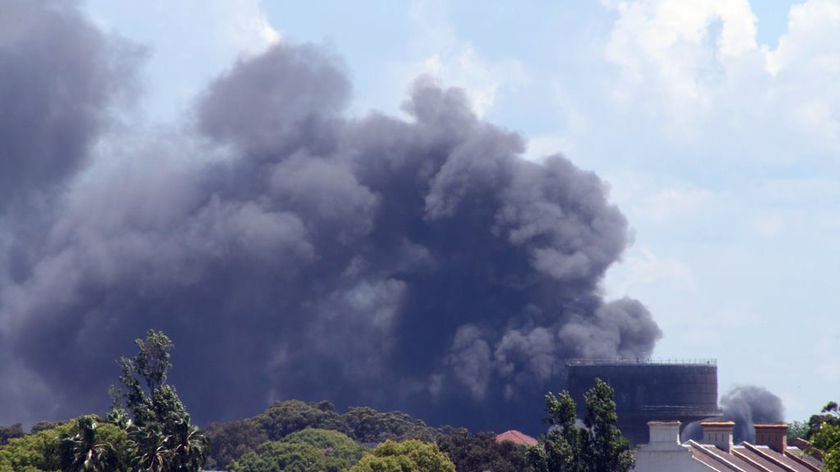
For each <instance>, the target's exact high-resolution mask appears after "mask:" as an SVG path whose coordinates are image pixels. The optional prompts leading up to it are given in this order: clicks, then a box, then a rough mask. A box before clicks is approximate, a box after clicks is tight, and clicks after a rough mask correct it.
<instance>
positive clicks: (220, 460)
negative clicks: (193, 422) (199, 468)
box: [204, 418, 268, 470]
mask: <svg viewBox="0 0 840 472" xmlns="http://www.w3.org/2000/svg"><path fill="white" fill-rule="evenodd" d="M204 432H205V434H206V435H207V439H208V440H209V442H210V452H209V457H208V459H207V464H206V467H207V468H209V469H219V470H221V469H226V468H227V466H228V465H229V464H230V463H231V462H233V461H234V460H236V459H239V458H240V457H242V456H244V455H245V454H247V453H249V452H254V451H256V450H257V448H258V447H259V446H260V444H262V443H264V442H266V441H268V435H267V434H266V433H265V431H263V430H262V428H260V427H259V426H258V425H257V424H256V422H254V421H252V420H251V419H250V418H249V419H243V420H237V421H230V422H225V423H210V424H209V425H207V428H205V430H204Z"/></svg>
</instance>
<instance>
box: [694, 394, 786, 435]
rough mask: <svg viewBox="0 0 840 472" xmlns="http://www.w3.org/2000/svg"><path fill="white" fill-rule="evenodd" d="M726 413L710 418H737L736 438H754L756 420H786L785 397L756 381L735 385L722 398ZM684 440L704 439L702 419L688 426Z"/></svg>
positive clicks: (716, 419)
mask: <svg viewBox="0 0 840 472" xmlns="http://www.w3.org/2000/svg"><path fill="white" fill-rule="evenodd" d="M720 407H721V410H723V415H722V416H721V417H718V418H710V419H711V420H714V421H734V422H735V428H734V429H733V430H732V437H733V441H734V442H735V443H736V444H737V443H739V442H741V441H747V442H755V428H754V427H755V425H756V423H758V424H761V423H779V422H782V421H784V413H785V411H784V407H783V406H782V399H781V398H779V397H777V396H776V395H774V394H773V393H772V392H770V391H769V390H766V389H764V388H762V387H757V386H755V385H746V386H741V387H735V388H733V389H732V390H730V391H729V392H728V393H727V394H726V395H724V396H723V397H722V398H721V399H720ZM681 437H682V439H683V440H688V439H694V440H701V439H703V430H702V428H701V427H700V422H695V423H691V424H690V425H688V426H686V428H685V430H684V431H683V432H682V435H681Z"/></svg>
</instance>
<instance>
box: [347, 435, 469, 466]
mask: <svg viewBox="0 0 840 472" xmlns="http://www.w3.org/2000/svg"><path fill="white" fill-rule="evenodd" d="M350 472H455V464H453V463H452V461H451V460H450V459H449V457H448V456H447V455H446V454H445V453H443V452H442V451H441V450H440V449H439V448H438V447H437V445H436V444H432V443H424V442H423V441H420V440H418V439H409V440H407V441H403V442H394V441H390V440H388V441H385V442H384V443H382V444H380V445H379V446H377V447H376V449H374V450H373V451H370V452H368V453H367V454H365V455H364V457H362V460H360V461H359V463H358V464H356V465H355V466H354V467H353V468H352V469H350Z"/></svg>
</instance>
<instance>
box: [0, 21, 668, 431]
mask: <svg viewBox="0 0 840 472" xmlns="http://www.w3.org/2000/svg"><path fill="white" fill-rule="evenodd" d="M84 31H87V29H84ZM28 34H32V35H35V34H36V32H30V33H28ZM80 34H82V33H80ZM85 34H86V33H85ZM77 52H78V54H79V55H81V56H83V57H82V58H81V59H80V60H81V61H83V62H84V61H88V62H89V59H86V57H87V56H88V55H90V54H92V53H91V52H90V51H88V50H80V51H77ZM31 60H32V61H35V59H31ZM86 63H87V62H86ZM349 96H350V85H349V83H348V81H347V79H346V77H345V74H344V73H343V70H342V66H341V64H340V62H339V61H338V60H337V59H336V58H334V57H332V56H331V55H329V54H328V53H326V52H324V51H323V50H320V49H318V48H314V47H311V46H293V45H280V46H276V47H274V48H272V49H270V50H269V51H267V52H266V53H264V54H262V55H261V56H258V57H254V58H252V59H248V60H242V61H239V62H238V63H236V64H235V65H233V66H232V68H231V69H230V70H229V71H228V72H226V73H225V74H224V75H222V76H221V77H219V78H218V79H216V80H215V81H213V82H212V83H211V84H209V86H208V87H207V89H206V91H205V92H204V93H203V94H202V96H201V98H200V100H199V101H198V103H197V105H196V107H195V109H194V115H193V117H192V119H191V120H190V122H191V123H194V124H195V127H194V128H192V129H193V131H169V132H161V133H159V134H155V135H154V136H151V137H145V138H140V139H135V140H132V141H131V144H132V146H131V148H130V150H123V151H119V152H118V154H125V155H124V156H123V155H121V156H118V157H119V158H120V159H121V162H124V163H125V164H124V165H121V166H116V167H115V168H114V169H111V170H110V171H109V172H102V173H100V174H98V176H97V177H98V178H96V179H88V181H86V183H85V185H78V186H77V187H76V189H75V190H74V192H73V193H72V194H71V195H69V196H68V197H67V198H65V199H63V200H61V202H60V203H61V205H62V207H61V210H60V211H57V212H56V216H55V217H51V218H48V219H38V220H37V224H38V225H39V226H38V227H37V231H33V233H37V234H41V235H44V236H43V237H37V238H15V240H14V241H13V244H10V245H9V247H12V246H14V247H17V248H21V249H20V251H23V252H25V253H26V254H29V255H31V256H30V257H26V258H22V259H21V258H18V259H21V260H20V261H18V262H17V263H16V266H17V267H18V269H16V271H15V274H14V276H12V275H9V274H5V275H3V276H2V277H3V278H2V285H0V329H2V331H0V332H2V337H0V349H2V351H3V353H4V365H5V366H6V367H5V369H4V373H5V374H6V375H7V376H8V377H10V378H12V379H13V382H11V383H9V382H4V385H6V387H3V388H0V405H2V406H0V422H1V421H6V422H10V421H12V420H14V421H21V420H24V421H25V420H35V419H40V418H41V417H43V416H46V414H45V412H48V413H49V414H50V415H54V416H62V415H63V416H70V415H75V414H78V413H79V412H81V411H85V410H96V409H102V408H104V407H105V406H106V405H107V402H108V399H107V396H106V394H105V392H106V390H107V386H108V385H109V384H110V383H112V382H113V381H114V379H115V378H116V376H117V372H116V367H115V365H114V362H113V360H114V359H115V358H116V357H117V356H119V355H120V354H122V353H127V352H131V351H132V344H131V340H132V339H133V338H135V337H138V336H142V334H143V333H144V332H145V331H146V330H147V329H148V328H156V329H163V330H165V331H166V332H167V333H168V334H169V335H170V336H171V337H172V338H173V339H174V341H175V343H176V352H175V358H174V361H175V369H174V371H173V375H172V376H171V377H170V378H171V380H172V381H173V382H174V383H175V384H176V385H177V386H178V389H179V392H180V393H181V395H182V397H183V398H184V399H185V401H186V403H187V405H188V407H189V408H190V409H191V411H192V412H193V413H194V414H195V416H196V418H197V419H198V420H199V421H207V420H211V419H229V418H234V417H239V416H244V415H249V414H254V413H255V412H257V411H260V410H262V409H263V408H264V406H265V405H266V403H267V402H268V401H270V400H272V399H283V398H302V399H328V400H332V401H334V402H336V403H337V404H338V405H339V406H348V405H371V406H374V407H378V408H389V409H390V408H399V409H405V410H408V411H410V412H412V413H414V414H417V415H420V416H421V417H423V418H424V419H426V420H427V421H430V422H431V423H451V424H458V425H467V426H470V427H474V428H497V429H501V428H507V427H521V428H530V429H535V428H536V427H537V425H538V424H539V419H540V418H541V416H542V415H541V410H542V400H541V399H542V396H543V395H544V393H545V392H546V391H547V390H549V389H552V390H556V389H558V388H560V387H562V385H561V384H560V382H561V378H562V373H563V372H562V369H563V359H564V358H569V357H598V358H603V357H629V358H644V357H647V356H648V355H649V354H650V352H651V351H652V349H653V346H654V343H655V341H656V339H657V338H658V337H659V336H660V331H659V329H658V327H657V326H656V324H655V323H654V321H653V320H652V319H651V317H650V314H649V313H648V311H647V310H646V309H645V307H644V306H643V305H642V304H641V303H639V302H638V301H635V300H632V299H621V300H616V301H605V300H603V298H602V296H601V294H600V288H599V285H600V282H601V279H602V278H603V275H604V273H605V271H606V270H607V268H608V267H609V266H610V265H611V264H612V263H614V262H615V261H616V260H617V259H618V258H619V256H620V255H621V252H622V251H623V249H624V248H625V246H626V245H627V243H628V235H627V223H626V221H625V219H624V217H623V216H622V215H621V213H620V212H619V211H618V209H617V208H616V207H614V206H613V205H611V204H610V203H609V202H608V201H607V199H606V189H605V185H604V184H603V182H602V181H601V180H600V179H599V178H598V177H597V176H596V175H594V174H592V173H590V172H585V171H582V170H580V169H577V168H576V167H575V166H574V165H572V164H571V163H570V162H569V161H568V160H567V159H565V158H564V157H563V156H560V155H555V156H551V157H548V158H547V159H546V160H545V162H544V163H543V164H537V163H533V162H529V161H526V160H524V159H522V157H521V153H522V151H523V147H524V146H523V141H522V139H521V138H520V137H519V136H518V135H516V134H514V133H511V132H508V131H506V130H503V129H500V128H498V127H495V126H493V125H491V124H489V123H486V122H483V121H481V120H479V119H478V118H477V117H476V116H475V115H474V114H473V113H472V112H471V111H470V108H469V106H468V104H467V102H466V99H465V96H464V93H463V92H462V91H460V90H457V89H444V88H441V87H440V86H438V85H437V84H435V83H434V82H432V81H430V80H426V79H420V80H418V81H417V82H416V83H415V84H414V86H413V88H412V89H411V92H410V96H409V98H408V100H407V101H406V103H405V104H404V110H405V111H406V112H407V113H408V114H409V115H410V119H409V120H403V119H397V118H393V117H389V116H383V115H380V114H375V113H374V114H370V115H368V116H364V117H359V118H348V117H347V116H346V114H345V112H344V106H345V104H346V103H347V102H348V99H349ZM5 132H6V131H5V130H3V131H0V133H5ZM33 139H34V138H33ZM39 139H47V140H49V139H52V137H51V136H49V135H47V136H40V137H39ZM115 149H117V150H119V149H124V148H121V147H119V146H116V147H115ZM80 152H81V151H80ZM219 156H221V157H219ZM84 157H85V156H84V153H81V154H80V155H79V156H75V155H73V156H71V157H70V158H71V159H73V160H74V161H83V160H84ZM14 159H22V157H20V156H15V157H14V158H13V160H14ZM27 185H28V184H27ZM33 185H34V184H33ZM33 224H34V223H33ZM0 257H3V258H4V260H0V262H8V261H10V260H12V259H14V258H15V255H14V251H11V250H9V251H6V253H5V255H2V256H0ZM2 267H4V268H6V267H8V265H7V264H2ZM10 386H11V387H10ZM24 397H25V398H26V399H27V401H26V402H25V404H26V406H27V407H30V408H32V409H33V410H31V411H30V413H29V416H28V417H24V418H21V417H20V414H21V413H20V412H21V411H25V410H21V408H19V406H18V405H19V404H23V403H21V401H22V398H24ZM36 408H37V410H35V409H36Z"/></svg>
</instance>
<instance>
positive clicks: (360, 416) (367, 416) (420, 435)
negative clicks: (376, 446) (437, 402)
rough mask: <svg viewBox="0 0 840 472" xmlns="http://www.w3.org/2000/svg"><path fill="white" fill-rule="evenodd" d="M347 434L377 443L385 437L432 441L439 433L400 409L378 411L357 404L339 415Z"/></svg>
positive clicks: (357, 439) (397, 439) (365, 441)
mask: <svg viewBox="0 0 840 472" xmlns="http://www.w3.org/2000/svg"><path fill="white" fill-rule="evenodd" d="M341 420H342V422H343V423H344V425H345V428H346V429H347V431H348V433H347V434H348V435H350V436H351V437H352V438H354V439H355V440H356V441H359V442H362V443H379V442H382V441H385V440H386V439H391V440H395V441H402V440H405V439H422V440H424V441H434V440H435V439H436V438H437V437H438V436H440V433H439V432H438V431H437V430H435V429H434V428H430V427H428V426H426V423H424V422H423V421H421V420H418V419H416V418H412V417H411V415H409V414H407V413H403V412H401V411H389V412H379V411H376V410H374V409H373V408H369V407H364V406H359V407H354V408H350V409H349V410H347V412H346V413H344V414H343V415H341Z"/></svg>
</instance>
